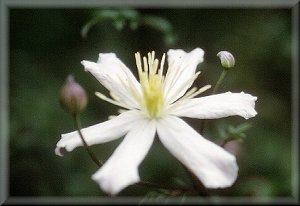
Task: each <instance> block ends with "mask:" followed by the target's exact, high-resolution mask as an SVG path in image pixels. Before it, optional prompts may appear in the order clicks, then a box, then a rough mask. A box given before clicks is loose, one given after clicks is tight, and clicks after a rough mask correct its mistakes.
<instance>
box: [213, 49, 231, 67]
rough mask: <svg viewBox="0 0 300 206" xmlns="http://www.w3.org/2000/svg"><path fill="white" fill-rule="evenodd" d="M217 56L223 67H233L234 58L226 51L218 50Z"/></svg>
mask: <svg viewBox="0 0 300 206" xmlns="http://www.w3.org/2000/svg"><path fill="white" fill-rule="evenodd" d="M217 56H218V57H219V58H220V60H221V64H222V66H223V67H225V68H231V67H234V64H235V60H234V57H233V55H232V54H231V53H230V52H228V51H220V52H219V53H218V54H217Z"/></svg>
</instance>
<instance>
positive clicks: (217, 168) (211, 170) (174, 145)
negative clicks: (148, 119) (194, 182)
mask: <svg viewBox="0 0 300 206" xmlns="http://www.w3.org/2000/svg"><path fill="white" fill-rule="evenodd" d="M157 133H158V136H159V139H160V140H161V142H162V143H163V145H164V146H165V147H166V148H167V149H168V150H169V151H170V152H171V153H172V154H173V155H174V156H175V157H176V158H177V159H178V160H179V161H181V162H182V163H183V164H184V165H185V166H186V167H187V168H188V169H189V170H191V172H193V173H194V174H195V175H196V176H197V177H198V178H199V179H200V180H201V182H202V183H203V184H204V186H205V187H207V188H224V187H229V186H231V185H232V184H233V182H234V181H235V180H236V177H237V172H238V166H237V164H236V159H235V157H234V156H233V155H232V154H230V153H228V152H227V151H225V150H224V149H223V148H221V147H219V146H217V145H216V144H214V143H212V142H210V141H208V140H206V139H204V138H203V137H202V136H201V135H200V134H198V133H197V132H196V131H195V130H194V129H193V128H191V127H190V126H189V125H188V124H186V123H185V122H184V121H183V120H181V119H179V118H178V117H174V116H166V117H165V118H163V119H161V120H160V121H159V122H158V124H157Z"/></svg>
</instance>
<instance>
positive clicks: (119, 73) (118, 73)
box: [81, 53, 142, 108]
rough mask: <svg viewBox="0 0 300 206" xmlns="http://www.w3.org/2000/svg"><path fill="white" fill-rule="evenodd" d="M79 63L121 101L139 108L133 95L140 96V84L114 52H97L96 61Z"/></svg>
mask: <svg viewBox="0 0 300 206" xmlns="http://www.w3.org/2000/svg"><path fill="white" fill-rule="evenodd" d="M81 63H82V65H83V66H84V68H85V70H86V71H89V72H90V73H91V74H92V75H93V76H94V77H96V79H98V81H99V82H100V83H101V84H102V85H103V86H105V87H106V88H107V89H108V90H110V91H111V92H112V93H114V94H115V95H116V96H118V97H119V98H121V99H122V100H123V102H125V103H126V104H128V105H129V106H131V107H133V108H140V107H139V104H138V103H137V100H136V98H135V97H136V96H141V94H142V90H141V85H140V83H139V82H138V81H137V80H136V78H135V77H134V75H133V74H132V73H131V71H130V70H129V69H128V68H127V67H126V66H125V64H123V63H122V61H121V60H119V59H118V58H117V56H116V55H115V54H113V53H107V54H99V59H98V62H97V63H94V62H90V61H85V60H84V61H82V62H81ZM133 93H134V94H133Z"/></svg>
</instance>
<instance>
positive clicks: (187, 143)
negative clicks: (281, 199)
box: [55, 48, 257, 195]
mask: <svg viewBox="0 0 300 206" xmlns="http://www.w3.org/2000/svg"><path fill="white" fill-rule="evenodd" d="M203 56H204V51H203V50H202V49H200V48H196V49H194V50H193V51H191V52H189V53H186V52H185V51H183V50H179V49H178V50H169V51H168V53H167V60H168V70H167V72H165V73H166V74H165V75H164V72H163V69H164V62H165V55H163V57H162V59H161V63H160V64H159V61H158V59H155V56H154V52H152V53H149V54H148V57H143V58H141V56H140V54H139V53H136V54H135V58H136V64H137V69H138V75H139V80H140V82H138V81H137V79H136V78H135V77H134V75H133V74H132V73H131V71H130V70H129V69H128V68H127V67H126V66H125V65H124V64H123V63H122V62H121V61H120V60H119V59H118V58H117V56H116V55H115V54H113V53H107V54H100V55H99V59H98V62H97V63H94V62H90V61H82V62H81V63H82V64H83V66H84V68H85V70H86V71H88V72H90V73H91V74H92V75H94V76H95V77H96V78H97V79H98V80H99V81H100V83H101V84H102V85H103V86H104V87H106V88H107V89H108V90H109V91H110V95H111V97H107V96H105V95H103V94H101V93H99V92H96V95H97V96H98V97H100V98H101V99H103V100H105V101H108V102H110V103H112V104H115V105H117V106H120V107H122V108H125V109H127V110H126V111H123V112H122V113H121V114H119V115H118V116H116V117H114V118H113V119H111V120H108V121H106V122H103V123H100V124H96V125H94V126H91V127H87V128H85V129H82V133H83V135H84V137H85V140H86V142H87V144H88V145H93V144H100V143H105V142H108V141H112V140H115V139H117V138H119V137H122V136H124V135H125V138H124V140H123V141H122V143H121V144H120V145H119V146H118V148H117V149H116V150H115V151H114V153H113V154H112V155H111V157H110V158H109V159H108V160H107V162H106V163H105V164H104V165H103V166H102V167H101V168H100V169H99V170H98V171H97V172H96V173H95V174H94V175H93V176H92V179H93V180H95V181H96V182H97V183H98V184H99V185H100V187H101V188H102V189H103V190H104V191H105V192H107V193H109V194H112V195H114V194H117V193H118V192H120V191H121V190H122V189H124V188H125V187H127V186H129V185H131V184H134V183H137V182H139V181H140V177H139V173H138V167H139V165H140V163H141V162H142V161H143V159H144V158H145V156H146V155H147V153H148V151H149V149H150V147H151V145H152V143H153V140H154V137H155V134H156V132H157V134H158V137H159V139H160V141H161V142H162V144H163V145H164V146H165V147H166V148H167V149H168V150H169V151H170V152H171V153H172V154H173V155H174V156H175V157H176V158H177V159H178V160H179V161H181V162H182V163H183V164H184V165H185V166H186V167H187V168H188V169H189V170H190V171H191V172H193V173H194V174H195V175H196V176H197V177H198V178H199V180H201V182H202V183H203V184H204V186H206V187H207V188H224V187H229V186H231V185H232V184H233V183H234V181H235V180H236V178H237V172H238V166H237V163H236V158H235V156H233V155H232V154H230V153H229V152H227V151H225V150H224V149H223V148H222V147H220V146H218V145H216V144H214V143H212V142H210V141H208V140H206V139H205V138H203V137H202V136H201V135H200V134H199V133H197V132H196V131H195V130H194V129H193V128H191V127H190V126H189V125H188V124H187V123H185V122H184V121H183V120H181V119H180V118H179V117H192V118H199V119H215V118H222V117H228V116H233V115H239V116H241V117H244V118H245V119H248V118H250V117H254V116H255V115H256V114H257V113H256V111H255V109H254V106H255V101H256V99H257V98H256V97H254V96H251V95H250V94H245V93H243V92H241V93H231V92H226V93H223V94H216V95H211V96H207V97H199V98H196V96H197V95H199V94H200V93H202V92H203V91H205V90H207V89H209V88H210V86H209V85H207V86H204V87H202V88H200V89H197V88H195V87H193V88H191V89H190V90H189V91H188V89H189V88H190V87H191V85H192V84H193V82H194V80H195V79H196V78H197V77H198V75H199V73H200V72H197V73H195V71H196V67H197V65H198V64H199V63H201V62H203ZM82 145H83V144H82V141H81V139H80V137H79V135H78V132H77V131H74V132H71V133H67V134H62V138H61V139H60V140H59V142H58V143H57V147H56V149H55V151H56V154H57V155H61V156H62V155H63V154H62V151H63V149H65V150H67V151H72V150H73V149H74V148H76V147H78V146H82Z"/></svg>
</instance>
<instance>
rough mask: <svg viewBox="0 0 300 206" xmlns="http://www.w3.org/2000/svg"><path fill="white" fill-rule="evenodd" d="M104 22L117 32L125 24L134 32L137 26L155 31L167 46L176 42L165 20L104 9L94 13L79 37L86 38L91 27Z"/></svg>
mask: <svg viewBox="0 0 300 206" xmlns="http://www.w3.org/2000/svg"><path fill="white" fill-rule="evenodd" d="M105 21H108V22H111V23H112V25H113V26H114V27H115V28H116V29H117V30H118V31H122V30H123V29H124V28H125V27H126V25H127V24H128V25H129V28H130V29H131V30H136V29H138V27H139V26H146V27H150V28H153V29H156V30H158V31H160V32H162V34H163V37H164V41H165V43H166V44H167V45H172V44H174V43H175V42H176V40H177V37H176V35H175V32H174V30H173V27H172V25H171V23H170V22H169V21H168V20H167V19H166V18H163V17H160V16H153V15H143V16H142V15H141V14H140V13H139V12H137V11H136V10H133V9H116V10H110V9H106V10H100V11H98V12H96V13H95V14H94V17H93V18H92V19H91V20H90V21H88V22H87V23H86V24H85V25H84V26H83V27H82V29H81V36H82V37H83V38H86V37H87V33H88V32H89V31H90V30H91V28H92V27H93V26H95V25H96V24H98V23H102V22H105Z"/></svg>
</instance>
